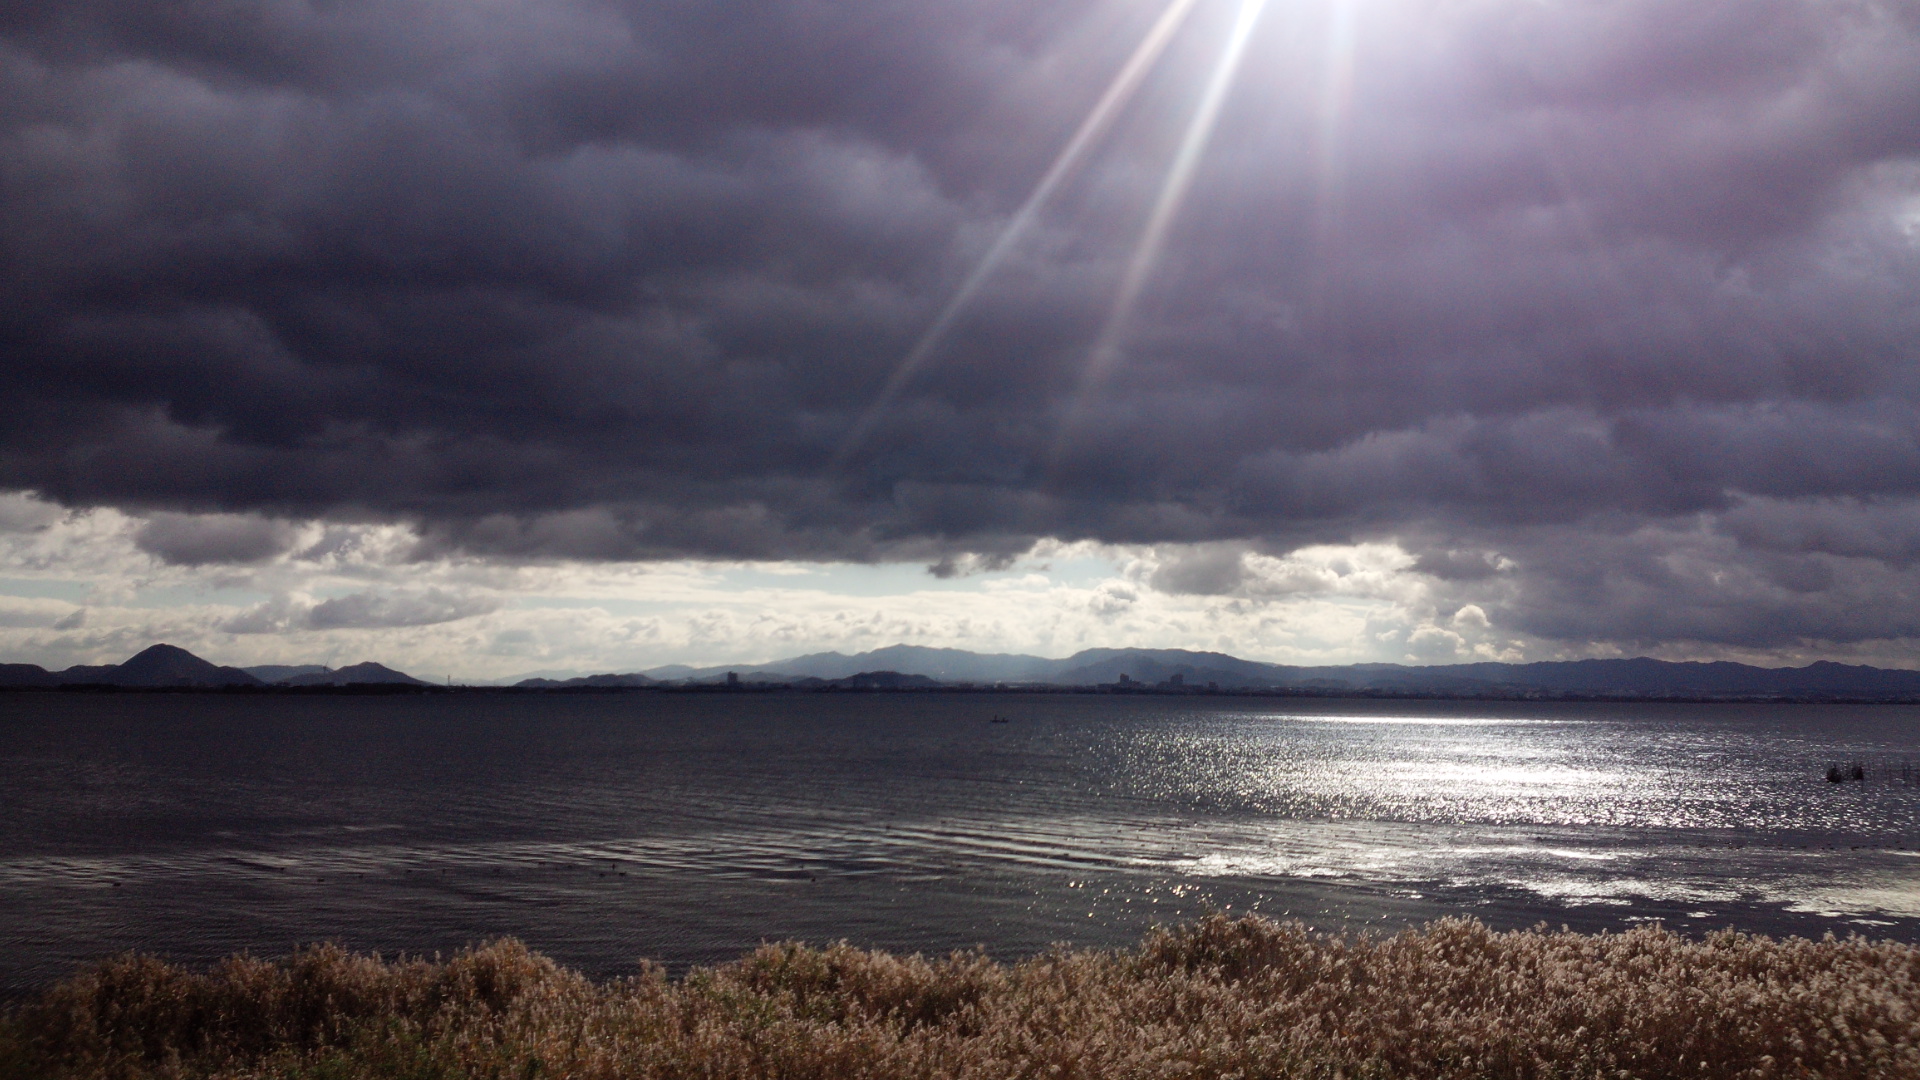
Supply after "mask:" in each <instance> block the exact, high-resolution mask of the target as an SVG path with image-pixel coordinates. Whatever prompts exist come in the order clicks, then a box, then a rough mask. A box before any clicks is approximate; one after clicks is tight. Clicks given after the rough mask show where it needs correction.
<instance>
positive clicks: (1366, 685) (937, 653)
mask: <svg viewBox="0 0 1920 1080" xmlns="http://www.w3.org/2000/svg"><path fill="white" fill-rule="evenodd" d="M729 671H732V672H735V673H737V674H738V676H739V677H740V678H741V679H742V680H744V681H748V682H791V681H795V680H803V679H821V680H839V679H847V678H851V677H853V676H856V675H860V674H863V673H873V672H899V673H901V674H907V675H922V676H926V677H927V678H929V679H933V680H937V681H939V682H942V683H972V684H976V685H978V684H990V685H991V684H1008V685H1023V684H1025V685H1056V686H1098V685H1109V684H1118V683H1120V682H1121V680H1122V677H1123V676H1124V677H1125V678H1126V679H1127V680H1128V681H1129V682H1131V683H1134V684H1140V685H1144V686H1162V685H1165V686H1170V685H1171V684H1172V683H1174V682H1176V681H1177V682H1178V683H1179V684H1181V685H1182V686H1184V687H1185V688H1189V689H1191V688H1197V687H1206V686H1208V685H1209V684H1211V685H1212V686H1214V687H1217V688H1219V689H1224V690H1250V689H1282V690H1296V691H1303V692H1322V693H1329V694H1339V693H1388V694H1416V695H1421V694H1431V695H1439V696H1462V697H1481V696H1491V697H1526V696H1574V697H1705V698H1716V697H1742V698H1754V697H1793V698H1855V699H1861V698H1864V699H1920V671H1909V670H1905V669H1888V668H1875V667H1865V666H1860V665H1850V664H1836V663H1832V662H1828V661H1821V662H1819V663H1815V664H1810V665H1808V666H1806V667H1799V668H1762V667H1753V666H1751V665H1747V664H1735V663H1730V662H1726V661H1716V662H1711V663H1699V662H1685V663H1675V662H1671V661H1665V660H1653V659H1649V658H1646V657H1639V658H1636V659H1631V660H1566V661H1541V662H1537V663H1531V664H1500V663H1477V664H1436V665H1430V666H1419V667H1415V666H1409V665H1405V664H1346V665H1339V666H1319V667H1299V666H1293V665H1287V664H1268V663H1263V662H1260V661H1257V660H1242V659H1240V658H1239V657H1237V656H1229V655H1227V654H1225V653H1214V652H1190V651H1187V650H1184V649H1087V650H1085V651H1082V652H1078V653H1075V654H1074V655H1072V656H1069V657H1066V658H1065V659H1060V660H1053V659H1047V658H1045V657H1039V656H1020V655H1012V654H1005V653H974V652H967V651H965V650H962V649H930V648H923V647H920V646H916V645H894V646H890V647H888V648H884V649H875V650H873V651H872V652H864V653H856V654H854V655H851V656H848V655H845V654H842V653H837V652H830V653H813V654H810V655H807V656H796V657H793V658H791V659H787V660H778V661H774V662H773V663H768V664H758V665H734V666H732V667H726V666H721V667H708V668H690V667H685V666H681V665H675V666H672V667H664V668H654V669H651V670H649V671H646V672H643V673H642V674H643V675H645V676H647V677H650V678H653V679H656V680H674V681H687V682H708V681H714V680H718V679H722V678H725V676H726V673H727V672H729ZM1176 676H1177V677H1178V678H1177V680H1176Z"/></svg>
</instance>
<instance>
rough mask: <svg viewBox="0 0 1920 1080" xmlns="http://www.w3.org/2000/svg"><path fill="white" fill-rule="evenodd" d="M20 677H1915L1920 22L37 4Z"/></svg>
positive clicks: (932, 7)
mask: <svg viewBox="0 0 1920 1080" xmlns="http://www.w3.org/2000/svg"><path fill="white" fill-rule="evenodd" d="M0 267H3V268H4V269H0V365H3V366H4V372H5V376H6V377H5V380H4V388H5V391H6V392H5V393H4V394H0V660H24V661H31V662H37V663H42V664H46V665H48V666H53V667H63V666H66V665H68V664H71V663H77V662H96V661H102V660H119V659H123V658H124V657H125V656H126V655H128V654H130V653H132V652H133V651H136V650H137V649H139V648H141V647H143V646H144V645H146V644H149V643H151V642H153V641H156V640H166V641H171V642H173V643H175V644H178V645H183V646H185V647H188V648H191V649H193V650H194V651H196V652H199V653H200V654H202V655H204V656H207V657H208V658H210V659H214V660H217V661H219V662H223V663H242V664H244V663H264V662H334V663H349V662H354V661H358V660H362V659H368V658H372V659H379V660H382V661H385V662H388V663H390V664H393V665H394V666H397V667H402V668H405V669H407V670H410V671H414V672H415V673H417V674H423V675H428V676H439V675H443V674H451V675H455V676H458V677H464V678H483V677H498V676H507V675H517V674H521V673H524V672H529V671H537V670H555V671H565V670H572V671H605V670H633V669H635V668H640V667H646V666H651V665H654V664H661V663H667V662H673V661H692V662H715V663H718V662H732V661H747V660H756V659H770V658H773V657H777V656H784V655H791V654H793V653H800V652H809V651H815V650H820V649H833V648H838V649H842V650H848V651H851V650H854V649H864V648H872V647H876V646H881V645H887V644H892V643H894V642H897V641H904V642H909V643H916V644H929V645H953V646H959V647H963V648H971V649H977V650H982V651H1022V652H1037V653H1044V654H1047V655H1056V656H1057V655H1065V654H1067V653H1071V652H1073V651H1075V650H1077V649H1079V648H1084V647H1088V646H1093V645H1150V646H1162V647H1169V646H1171V647H1191V648H1207V649H1219V650H1222V651H1227V652H1232V653H1235V654H1237V655H1242V656H1248V657H1254V658H1261V659H1271V660H1279V661H1290V662H1293V661H1305V662H1345V661H1354V660H1401V661H1409V662H1422V663H1425V662H1445V661H1454V660H1470V659H1480V658H1502V659H1548V658H1563V657H1572V656H1614V655H1637V654H1649V655H1656V656H1663V657H1668V658H1675V659H1687V658H1718V657H1727V658H1735V659H1743V660H1749V661H1756V662H1764V663H1794V664H1798V663H1805V662H1807V661H1809V660H1813V659H1820V658H1833V659H1843V660H1851V661H1863V662H1872V663H1880V664H1891V665H1898V666H1920V650H1917V649H1916V645H1917V644H1920V562H1917V561H1916V560H1917V558H1920V5H1915V4H1913V3H1907V2H1886V3H1878V2H1871V0H1859V2H1850V0H1609V2H1600V0H1266V2H1265V3H1261V2H1260V0H1175V3H1174V4H1173V6H1171V7H1169V6H1166V5H1165V3H1164V0H920V2H900V0H885V2H883V0H832V2H823V0H193V2H182V3H153V2H151V0H59V2H28V3H15V4H7V5H4V6H0Z"/></svg>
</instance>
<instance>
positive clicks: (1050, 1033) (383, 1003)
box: [0, 916, 1920, 1080]
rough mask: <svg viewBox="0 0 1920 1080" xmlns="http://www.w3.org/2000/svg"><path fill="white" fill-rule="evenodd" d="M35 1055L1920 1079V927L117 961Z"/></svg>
mask: <svg viewBox="0 0 1920 1080" xmlns="http://www.w3.org/2000/svg"><path fill="white" fill-rule="evenodd" d="M27 1077H33V1078H36V1080H37V1078H42V1077H45V1078H49V1080H59V1078H72V1080H82V1078H85V1080H94V1078H100V1080H106V1078H116V1080H117V1078H125V1080H139V1078H149V1077H152V1078H158V1077H167V1078H189V1077H193V1078H210V1080H211V1078H223V1080H225V1078H231V1080H241V1078H266V1077H274V1078H287V1080H294V1078H310V1080H349V1078H381V1080H440V1078H453V1077H463V1078H464V1077H484V1078H490V1080H533V1078H561V1077H566V1078H573V1080H601V1078H605V1080H614V1078H622V1080H628V1078H689V1080H690V1078H694V1077H700V1078H707V1080H724V1078H734V1077H738V1078H742V1080H746V1078H754V1080H761V1078H772V1077H780V1078H793V1080H806V1078H819V1080H828V1078H832V1080H841V1078H848V1080H856V1078H872V1080H882V1078H886V1080H892V1078H906V1077H916V1078H934V1077H940V1078H949V1077H952V1078H983V1080H984V1078H995V1080H999V1078H1016V1077H1019V1078H1025V1077H1033V1078H1040V1077H1046V1078H1059V1080H1074V1078H1089V1080H1091V1078H1102V1080H1132V1078H1139V1080H1148V1078H1152V1080H1188V1078H1192V1080H1199V1078H1229V1077H1236V1078H1246V1080H1253V1078H1261V1077H1270V1078H1289V1077H1301V1078H1306V1077H1317V1078H1329V1080H1331V1078H1336V1077H1337V1078H1341V1080H1368V1078H1381V1080H1384V1078H1397V1077H1419V1078H1423V1080H1425V1078H1432V1080H1445V1078H1462V1080H1466V1078H1473V1080H1483V1078H1484V1080H1493V1078H1527V1080H1535V1078H1538V1080H1548V1078H1573V1077H1582V1078H1595V1080H1600V1078H1604V1080H1624V1078H1628V1077H1647V1078H1653V1077H1687V1078H1689V1080H1723V1078H1735V1077H1739V1078H1762V1077H1765V1078H1774V1077H1783V1078H1784V1077H1833V1078H1842V1077H1844V1078H1848V1080H1853V1078H1863V1077H1899V1078H1906V1077H1911V1078H1916V1080H1920V948H1916V947H1914V946H1911V945H1903V944H1899V943H1894V942H1870V941H1867V940H1864V939H1861V938H1858V937H1854V938H1848V939H1845V940H1840V939H1836V938H1833V937H1831V936H1829V937H1827V938H1825V939H1823V940H1820V941H1809V940H1805V939H1800V938H1789V939H1785V940H1772V939H1769V938H1765V937H1757V936H1751V935H1746V934H1739V933H1733V932H1724V933H1718V934H1713V935H1710V936H1708V937H1707V938H1705V939H1704V940H1690V939H1688V938H1685V937H1682V936H1680V935H1678V934H1674V933H1672V932H1669V931H1666V930H1663V929H1659V928H1651V927H1650V928H1643V929H1635V930H1630V931H1627V932H1625V933H1618V934H1597V935H1589V934H1576V933H1571V932H1560V933H1550V932H1546V931H1544V930H1531V931H1517V932H1512V933H1496V932H1494V931H1491V930H1489V929H1487V928H1486V927H1485V926H1483V925H1481V924H1480V923H1478V922H1475V921H1472V920H1466V919H1446V920H1441V921H1439V922H1436V923H1432V924H1430V925H1428V926H1427V927H1425V928H1423V929H1421V930H1418V931H1408V932H1406V933H1402V934H1398V935H1396V936H1393V937H1386V938H1371V937H1360V938H1345V937H1339V936H1331V935H1324V934H1315V933H1312V932H1311V931H1309V930H1308V929H1307V928H1305V927H1303V926H1301V925H1300V924H1298V923H1275V922H1270V921H1267V920H1264V919H1258V918H1243V919H1230V918H1227V917H1225V916H1214V917H1211V918H1207V919H1204V920H1202V921H1200V922H1198V923H1194V924H1192V925H1188V926H1184V927H1179V928H1172V929H1164V930H1158V931H1155V932H1154V933H1152V934H1150V935H1149V936H1148V937H1147V938H1146V939H1145V940H1144V941H1143V942H1142V943H1141V944H1140V946H1139V947H1138V948H1136V949H1133V950H1128V951H1120V952H1073V951H1067V950H1064V949H1056V950H1054V951H1051V952H1047V953H1044V954H1042V955H1040V956H1037V957H1034V958H1032V959H1029V960H1025V961H1021V962H1018V963H1012V964H1002V963H997V962H995V961H992V960H990V959H988V958H987V957H985V956H982V955H980V954H978V953H967V952H963V953H955V954H953V955H951V956H948V957H945V958H942V959H927V958H924V957H919V956H912V957H899V956H893V955H890V954H887V953H883V952H871V951H866V950H862V949H856V948H853V947H851V946H848V945H835V946H831V947H828V948H824V949H817V948H808V947H804V946H800V945H794V944H781V945H767V946H763V947H762V948H760V949H758V950H756V951H754V952H752V953H750V954H748V955H747V956H745V957H743V958H741V959H739V960H737V961H734V962H732V963H729V964H724V965H721V966H718V967H714V968H702V969H696V970H694V971H693V972H692V973H690V974H689V975H688V976H687V977H686V978H685V979H682V980H679V981H672V980H669V979H667V978H666V977H665V975H664V973H663V972H662V971H661V970H660V969H659V968H656V967H649V968H646V969H644V970H643V971H642V972H641V973H640V974H639V975H637V976H635V977H631V978H624V979H616V980H611V981H606V982H596V981H593V980H590V979H587V978H585V977H583V976H581V975H579V974H576V973H573V972H570V971H567V970H566V969H564V968H561V967H559V966H558V965H556V964H554V963H553V962H552V961H550V960H548V959H546V958H544V957H542V956H539V955H537V954H535V953H533V952H530V951H529V950H528V949H527V948H525V947H524V946H523V945H521V944H519V943H518V942H515V941H511V940H508V941H498V942H493V943H491V944H487V945H484V946H481V947H478V948H475V949H471V950H468V951H466V952H463V953H460V954H459V955H457V956H455V957H453V958H452V959H451V960H448V961H445V962H427V961H422V960H399V961H383V960H381V959H379V958H377V957H369V956H360V955H354V954H350V953H348V952H346V951H344V950H341V949H338V948H335V947H332V946H318V947H314V948H310V949H306V950H303V951H301V952H299V953H296V954H295V955H293V956H292V957H290V958H287V959H286V960H283V961H279V962H268V961H263V960H257V959H251V958H237V959H232V960H228V961H226V962H224V963H222V964H220V965H218V966H217V967H215V968H213V969H212V970H211V971H207V972H192V971H187V970H184V969H182V968H179V967H175V966H172V965H169V964H166V963H163V962H161V961H158V960H154V959H152V958H148V957H141V956H128V957H121V958H118V959H114V960H110V961H107V962H105V963H102V964H99V965H96V966H94V967H91V968H89V969H86V970H84V971H82V972H81V973H79V974H77V975H75V976H74V977H72V978H70V979H68V980H66V981H65V982H62V983H60V984H58V985H56V986H54V987H53V988H51V989H49V990H48V991H46V992H45V993H44V994H42V995H40V996H39V997H38V998H36V999H34V1000H32V1001H31V1002H28V1003H27V1004H25V1005H23V1006H21V1007H19V1008H17V1009H15V1010H14V1011H12V1012H11V1013H9V1014H8V1015H7V1016H5V1018H4V1019H0V1078H4V1080H25V1078H27Z"/></svg>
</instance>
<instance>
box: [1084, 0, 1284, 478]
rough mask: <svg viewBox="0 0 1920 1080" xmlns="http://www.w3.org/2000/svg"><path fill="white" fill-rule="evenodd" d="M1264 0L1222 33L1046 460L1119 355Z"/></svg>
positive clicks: (1247, 3)
mask: <svg viewBox="0 0 1920 1080" xmlns="http://www.w3.org/2000/svg"><path fill="white" fill-rule="evenodd" d="M1266 3H1267V0H1241V3H1240V11H1239V14H1238V15H1237V16H1236V18H1235V19H1234V23H1233V29H1232V30H1231V31H1230V32H1229V33H1228V35H1227V42H1226V45H1225V47H1224V48H1223V49H1222V50H1221V53H1220V59H1219V61H1218V62H1217V63H1216V64H1215V65H1214V69H1213V74H1212V75H1211V76H1210V77H1209V78H1208V80H1207V85H1206V89H1205V91H1204V92H1203V93H1202V94H1201V97H1200V103H1199V105H1197V106H1196V107H1195V108H1194V111H1193V118H1192V119H1191V120H1190V121H1188V123H1187V130H1186V133H1185V135H1183V136H1182V137H1181V140H1180V146H1179V148H1178V149H1177V150H1176V151H1175V153H1174V157H1173V163H1172V165H1170V166H1169V167H1168V169H1167V175H1166V178H1165V179H1164V180H1162V181H1161V184H1160V193H1159V195H1158V197H1156V198H1155V199H1154V203H1153V209H1152V211H1151V212H1150V213H1149V214H1148V215H1147V223H1146V225H1145V226H1144V227H1143V228H1142V229H1141V231H1140V239H1139V240H1138V241H1137V242H1136V243H1135V244H1134V248H1133V255H1132V257H1131V258H1129V259H1128V260H1127V267H1126V271H1125V273H1124V274H1122V275H1121V278H1120V285H1119V288H1118V289H1116V290H1115V292H1114V297H1113V304H1112V305H1111V306H1110V307H1109V308H1108V310H1107V318H1106V321H1105V322H1104V323H1102V324H1101V327H1100V334H1099V336H1098V337H1096V338H1095V339H1094V342H1093V347H1092V348H1091V349H1090V350H1088V353H1087V362H1086V366H1085V367H1084V368H1083V369H1082V371H1081V375H1080V385H1079V388H1078V390H1077V391H1076V393H1075V394H1074V397H1073V401H1072V403H1071V404H1070V405H1069V408H1068V412H1067V415H1066V417H1065V418H1064V419H1063V420H1062V421H1061V424H1060V431H1059V433H1058V435H1057V436H1056V438H1055V440H1054V447H1053V452H1052V454H1051V455H1050V457H1049V460H1050V461H1051V462H1054V463H1057V462H1058V461H1059V459H1060V456H1061V454H1063V453H1064V452H1065V450H1066V447H1067V443H1068V442H1069V441H1070V440H1071V438H1072V436H1073V432H1074V429H1075V428H1076V427H1077V426H1078V425H1079V423H1080V421H1081V418H1082V414H1084V412H1085V411H1086V408H1087V402H1088V401H1089V399H1090V398H1091V397H1092V395H1093V393H1094V392H1095V391H1096V390H1097V389H1098V388H1099V384H1100V382H1101V381H1102V380H1103V379H1104V378H1105V377H1106V375H1107V373H1108V372H1109V371H1111V370H1112V368H1113V366H1114V364H1115V363H1116V362H1117V361H1118V360H1119V357H1120V347H1121V345H1122V344H1123V341H1124V338H1125V336H1126V331H1127V324H1128V319H1129V317H1130V316H1131V315H1132V313H1133V307H1134V304H1135V303H1136V302H1137V301H1138V300H1139V299H1140V293H1141V290H1143V289H1145V288H1146V284H1147V280H1148V279H1149V278H1150V277H1151V276H1152V274H1153V270H1154V267H1155V266H1156V265H1157V264H1158V262H1159V260H1160V252H1161V249H1162V248H1163V247H1165V246H1166V239H1167V231H1168V229H1169V228H1170V227H1171V226H1172V224H1173V220H1174V217H1175V216H1176V215H1177V214H1178V213H1179V211H1180V206H1181V204H1182V203H1183V202H1185V201H1186V197H1187V190H1188V188H1190V187H1191V186H1192V185H1193V175H1194V171H1195V170H1196V169H1197V168H1198V167H1199V164H1200V157H1201V155H1202V154H1203V153H1204V152H1205V151H1206V148H1207V143H1208V141H1209V140H1211V139H1212V138H1213V129H1214V126H1215V124H1216V123H1217V122H1218V121H1219V119H1220V110H1221V108H1222V107H1223V106H1224V105H1225V104H1226V100H1227V93H1228V91H1230V90H1231V89H1232V88H1233V79H1234V76H1235V75H1236V74H1238V72H1239V70H1240V61H1241V59H1242V58H1243V57H1245V56H1246V51H1247V44H1248V42H1250V41H1251V40H1252V38H1253V29H1254V26H1255V25H1256V24H1257V23H1258V22H1259V21H1260V14H1261V12H1262V11H1263V10H1265V8H1266Z"/></svg>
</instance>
